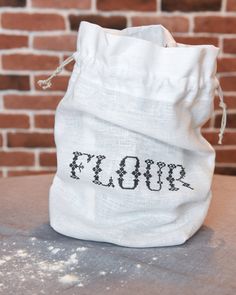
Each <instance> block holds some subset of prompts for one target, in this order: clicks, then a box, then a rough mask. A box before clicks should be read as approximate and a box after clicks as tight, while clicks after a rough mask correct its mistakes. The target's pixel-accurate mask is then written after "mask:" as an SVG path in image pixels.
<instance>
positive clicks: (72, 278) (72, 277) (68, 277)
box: [58, 274, 79, 284]
mask: <svg viewBox="0 0 236 295" xmlns="http://www.w3.org/2000/svg"><path fill="white" fill-rule="evenodd" d="M58 280H59V282H60V283H62V284H71V283H76V282H78V281H79V277H78V276H76V275H72V274H67V275H65V276H63V277H60V278H59V279H58Z"/></svg>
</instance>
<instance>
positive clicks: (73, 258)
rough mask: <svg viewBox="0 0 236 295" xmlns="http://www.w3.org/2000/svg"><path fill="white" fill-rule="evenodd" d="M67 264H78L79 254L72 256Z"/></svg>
mask: <svg viewBox="0 0 236 295" xmlns="http://www.w3.org/2000/svg"><path fill="white" fill-rule="evenodd" d="M65 263H66V264H75V263H78V259H77V254H76V253H74V254H71V256H70V257H69V259H68V260H67V261H66V262H65Z"/></svg>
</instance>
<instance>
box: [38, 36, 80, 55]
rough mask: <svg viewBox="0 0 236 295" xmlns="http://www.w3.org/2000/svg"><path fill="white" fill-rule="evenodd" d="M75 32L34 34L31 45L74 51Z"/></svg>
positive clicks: (46, 48)
mask: <svg viewBox="0 0 236 295" xmlns="http://www.w3.org/2000/svg"><path fill="white" fill-rule="evenodd" d="M76 39H77V36H76V35H75V34H68V35H59V36H36V37H34V43H33V47H34V48H36V49H45V50H55V51H73V52H74V51H75V49H76Z"/></svg>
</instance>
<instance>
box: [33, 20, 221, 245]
mask: <svg viewBox="0 0 236 295" xmlns="http://www.w3.org/2000/svg"><path fill="white" fill-rule="evenodd" d="M218 53H219V49H218V48H216V47H214V46H212V45H185V44H179V43H176V42H175V40H174V39H173V37H172V36H171V34H170V33H169V31H168V30H166V29H165V28H164V27H163V26H161V25H153V26H141V27H132V28H127V29H124V30H121V31H119V30H112V29H105V28H102V27H100V26H97V25H95V24H91V23H88V22H82V23H81V25H80V29H79V34H78V42H77V52H75V53H74V54H73V56H72V57H70V58H69V59H68V60H67V61H65V62H64V63H63V65H62V66H64V65H65V64H66V63H68V62H70V61H71V60H72V58H73V59H75V66H74V69H73V72H72V75H71V78H70V82H69V86H68V89H67V92H66V94H65V96H64V98H63V99H62V100H61V102H60V103H59V105H58V107H57V110H56V119H55V142H56V148H57V163H58V166H57V172H56V175H55V177H54V180H53V184H52V186H51V188H50V202H49V205H50V224H51V226H52V227H53V228H54V229H55V230H56V231H57V232H59V233H61V234H64V235H67V236H71V237H74V238H78V239H84V240H94V241H102V242H110V243H115V244H118V245H122V246H128V247H153V246H171V245H178V244H182V243H184V242H185V241H186V240H187V239H189V238H190V237H191V236H192V235H193V234H194V233H195V232H196V231H197V230H198V229H199V228H200V226H201V225H202V223H203V221H204V219H205V217H206V214H207V211H208V207H209V204H210V200H211V183H212V176H213V172H214V167H215V151H214V149H213V147H212V146H211V145H210V144H209V142H208V141H207V140H206V139H205V138H204V137H203V136H202V134H201V127H202V126H203V124H204V123H205V122H206V121H207V120H208V119H209V118H210V116H211V114H212V112H213V100H214V94H215V91H216V89H218V91H219V96H220V106H221V107H222V108H223V116H222V128H221V130H220V134H219V142H221V140H222V136H223V131H224V127H225V124H226V106H225V104H224V102H223V96H222V90H221V88H220V86H219V82H218V80H217V78H216V58H217V55H218ZM61 69H62V67H59V68H58V69H57V70H56V72H55V73H54V74H53V75H52V76H51V77H50V78H49V79H47V80H46V81H40V82H39V83H41V85H42V86H44V88H46V87H47V86H50V83H51V82H50V80H51V78H52V77H54V76H55V75H56V74H57V73H58V72H60V71H61Z"/></svg>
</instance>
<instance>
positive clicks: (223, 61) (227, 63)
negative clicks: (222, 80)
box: [217, 57, 236, 73]
mask: <svg viewBox="0 0 236 295" xmlns="http://www.w3.org/2000/svg"><path fill="white" fill-rule="evenodd" d="M217 70H218V72H219V73H225V72H226V73H227V72H236V58H233V57H225V58H219V59H218V63H217Z"/></svg>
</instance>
